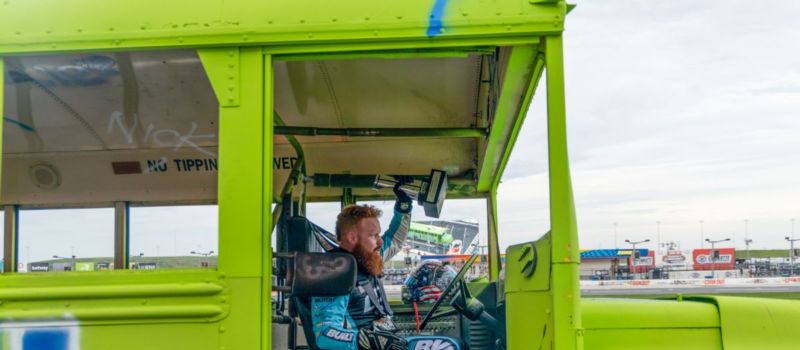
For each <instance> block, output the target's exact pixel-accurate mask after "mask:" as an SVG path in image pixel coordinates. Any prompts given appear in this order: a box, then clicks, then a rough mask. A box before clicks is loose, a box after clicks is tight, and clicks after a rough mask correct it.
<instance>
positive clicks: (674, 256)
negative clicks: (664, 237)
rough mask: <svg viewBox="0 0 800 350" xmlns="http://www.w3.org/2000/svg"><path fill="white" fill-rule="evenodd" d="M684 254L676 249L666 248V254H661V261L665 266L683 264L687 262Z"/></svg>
mask: <svg viewBox="0 0 800 350" xmlns="http://www.w3.org/2000/svg"><path fill="white" fill-rule="evenodd" d="M688 260H689V259H687V258H686V254H684V253H683V252H682V251H680V250H677V249H670V250H667V254H665V255H663V256H661V263H662V264H664V265H667V266H683V265H686V264H688V263H689V261H688Z"/></svg>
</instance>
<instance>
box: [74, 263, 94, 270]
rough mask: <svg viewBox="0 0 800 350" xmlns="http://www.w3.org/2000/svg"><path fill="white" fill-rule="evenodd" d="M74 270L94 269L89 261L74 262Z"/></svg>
mask: <svg viewBox="0 0 800 350" xmlns="http://www.w3.org/2000/svg"><path fill="white" fill-rule="evenodd" d="M75 271H94V263H91V262H76V263H75Z"/></svg>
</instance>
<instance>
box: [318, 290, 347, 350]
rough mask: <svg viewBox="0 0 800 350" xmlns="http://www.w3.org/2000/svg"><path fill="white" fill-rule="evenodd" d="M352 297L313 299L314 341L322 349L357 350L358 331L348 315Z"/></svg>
mask: <svg viewBox="0 0 800 350" xmlns="http://www.w3.org/2000/svg"><path fill="white" fill-rule="evenodd" d="M349 301H350V295H349V294H348V295H342V296H338V297H313V298H311V322H312V323H313V329H314V339H316V341H317V346H318V347H319V348H320V349H326V350H355V349H357V345H356V342H357V341H358V329H357V328H356V325H355V323H354V322H353V320H352V319H351V318H350V315H349V314H348V313H347V303H348V302H349Z"/></svg>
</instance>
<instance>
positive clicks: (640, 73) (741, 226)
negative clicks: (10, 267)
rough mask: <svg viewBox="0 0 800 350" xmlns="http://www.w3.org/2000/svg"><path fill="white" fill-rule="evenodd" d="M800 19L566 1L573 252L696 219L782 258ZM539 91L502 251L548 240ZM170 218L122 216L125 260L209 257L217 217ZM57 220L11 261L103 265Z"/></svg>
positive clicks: (792, 183)
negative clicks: (125, 219) (57, 257)
mask: <svg viewBox="0 0 800 350" xmlns="http://www.w3.org/2000/svg"><path fill="white" fill-rule="evenodd" d="M798 18H800V2H797V1H758V2H753V1H733V0H719V1H708V0H706V1H696V0H695V1H677V0H673V1H598V0H594V1H582V2H579V3H578V7H577V8H576V9H575V10H574V11H573V12H572V13H571V14H570V15H569V16H568V18H567V25H566V28H567V29H566V32H565V34H564V42H565V46H564V50H565V52H564V56H565V69H566V93H567V113H568V137H569V152H570V160H571V165H572V182H573V188H574V194H575V201H576V208H577V216H578V227H579V234H580V242H581V248H584V249H593V248H613V247H614V246H615V241H614V223H615V222H616V223H617V245H619V246H620V247H623V246H625V244H624V243H623V241H624V239H631V240H641V239H648V238H649V239H651V241H652V243H651V244H650V245H649V246H645V247H648V248H651V249H652V248H655V245H656V244H655V243H656V242H657V241H658V240H659V237H658V235H657V224H656V222H657V221H660V222H661V225H660V232H661V234H660V241H661V242H668V241H674V242H677V243H679V244H680V247H681V248H684V249H691V248H696V247H699V245H700V243H701V238H700V233H701V224H700V220H703V221H704V224H703V231H704V233H705V237H708V238H712V239H723V238H728V237H730V238H734V236H735V244H736V247H737V248H741V249H743V248H744V232H745V221H744V220H749V224H748V231H749V236H750V238H751V239H753V245H752V247H753V248H786V247H788V243H787V242H786V241H785V240H784V238H783V237H784V236H787V235H791V230H792V224H791V219H792V218H795V217H796V218H798V219H800V204H798V203H799V202H798V199H800V186H798V183H800V181H799V180H798V178H800V171H798V170H799V169H800V118H798V114H800V64H799V63H800V62H798V60H799V58H798V57H800V20H798ZM543 87H544V80H543V82H542V84H540V89H539V91H538V92H537V95H536V96H535V98H534V103H533V106H532V108H531V110H530V112H529V114H528V120H527V123H526V125H525V127H524V128H523V130H522V133H521V135H520V140H519V142H518V143H517V146H516V148H515V153H514V154H513V155H512V159H511V162H510V163H509V166H508V168H507V173H506V176H505V178H504V181H503V184H502V185H501V187H500V194H499V196H500V203H501V206H500V215H499V218H500V231H501V241H500V242H501V245H502V247H503V249H505V248H506V247H507V246H508V245H510V244H515V243H521V242H525V241H530V240H533V239H536V238H538V237H539V236H540V235H541V234H542V233H544V232H545V231H547V230H548V229H549V211H548V208H547V175H546V164H547V158H546V149H547V148H546V143H545V142H546V130H545V129H544V127H545V125H546V124H545V117H546V116H545V110H546V109H545V105H544V101H545V91H544V89H543ZM382 206H383V207H384V209H387V211H390V210H391V209H390V208H391V203H383V205H382ZM320 209H322V210H320V211H318V214H315V215H316V216H318V217H319V219H318V220H317V221H318V222H319V223H320V224H322V225H323V226H326V227H329V228H332V223H333V217H334V215H335V209H331V208H328V209H323V208H320ZM140 210H141V209H140ZM173 210H174V211H175V212H171V213H170V214H169V215H170V217H172V218H173V219H172V220H165V219H164V218H163V217H160V216H159V214H158V213H157V212H156V211H154V212H145V211H139V212H138V213H137V212H134V213H133V214H132V218H133V220H138V222H134V223H132V228H135V229H136V230H138V232H139V233H137V235H136V236H137V237H138V238H136V240H133V241H132V243H131V244H132V247H131V249H132V253H133V254H138V253H140V252H143V253H145V254H146V255H155V254H160V255H173V254H179V255H183V254H186V253H187V252H186V251H188V250H198V251H207V250H217V249H216V245H217V243H216V232H215V229H212V230H208V229H205V228H208V227H213V228H215V227H216V225H217V223H216V215H215V208H213V207H210V208H205V209H202V210H201V211H202V213H201V215H198V214H197V212H194V213H183V214H179V213H177V212H178V211H180V210H181V209H173ZM416 212H417V213H421V212H422V210H421V208H417V209H416ZM60 213H61V214H60V215H61V217H54V216H52V215H50V216H47V217H44V216H41V217H40V216H36V215H37V214H35V213H33V214H25V215H28V216H27V217H26V216H23V217H22V219H21V224H22V225H25V226H26V227H27V229H26V231H25V232H26V235H27V237H22V238H21V240H20V250H21V252H20V253H21V255H22V257H23V259H25V256H26V254H27V252H26V250H27V249H28V248H27V247H28V246H32V247H33V248H31V249H32V250H33V251H32V252H31V253H30V255H31V256H32V258H31V259H32V260H37V259H44V258H49V257H50V256H51V255H52V254H64V255H65V254H72V251H75V250H77V252H76V254H78V255H79V256H97V255H110V254H111V252H112V251H113V237H110V236H108V235H107V234H106V233H105V232H104V231H105V230H102V229H92V226H88V225H89V224H88V223H91V222H93V220H90V219H88V218H86V217H83V218H82V219H77V218H75V217H74V215H72V216H70V215H69V213H65V212H60ZM98 213H99V214H98V215H101V216H102V217H104V218H107V217H109V215H110V214H109V213H105V214H103V212H102V211H99V212H98ZM444 216H445V217H446V218H450V219H459V218H469V219H481V228H482V231H485V224H486V223H485V220H484V219H485V207H484V206H483V204H482V203H477V202H475V201H473V202H463V201H461V202H459V201H448V202H447V203H445V209H444ZM180 217H185V218H187V219H186V220H180V219H178V220H176V219H174V218H180ZM325 218H328V219H327V221H326V219H325ZM417 218H418V219H420V218H422V215H418V217H417ZM385 219H388V218H385ZM103 220H106V219H100V220H95V221H97V222H94V223H93V224H91V225H100V224H101V223H102V222H105V221H103ZM112 222H113V219H112ZM107 224H108V223H105V224H102V225H107ZM384 225H385V224H384ZM53 227H59V228H60V229H61V230H62V231H63V232H68V231H69V232H76V231H78V232H80V234H81V235H82V236H81V237H82V238H81V241H80V243H78V244H77V245H78V247H76V248H72V247H73V246H72V245H71V244H70V245H69V246H67V245H65V244H58V245H57V247H58V248H60V249H56V248H53V247H52V246H53V243H52V242H61V241H60V240H59V238H58V237H59V234H60V233H58V232H57V231H58V230H54V229H53ZM796 230H797V231H800V221H799V222H798V223H797V227H796ZM206 231H208V232H206ZM198 232H201V233H200V234H199V235H198ZM798 236H800V232H798ZM62 237H63V236H62ZM48 242H50V243H48ZM37 247H50V248H48V249H38V250H37ZM54 249H56V250H58V251H59V252H58V253H53V252H50V250H53V251H55V250H54Z"/></svg>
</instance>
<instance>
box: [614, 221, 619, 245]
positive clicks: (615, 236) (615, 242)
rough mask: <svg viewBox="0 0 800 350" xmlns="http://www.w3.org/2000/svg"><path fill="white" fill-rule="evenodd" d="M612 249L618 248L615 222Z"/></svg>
mask: <svg viewBox="0 0 800 350" xmlns="http://www.w3.org/2000/svg"><path fill="white" fill-rule="evenodd" d="M614 249H619V246H618V245H617V223H616V222H615V223H614Z"/></svg>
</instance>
